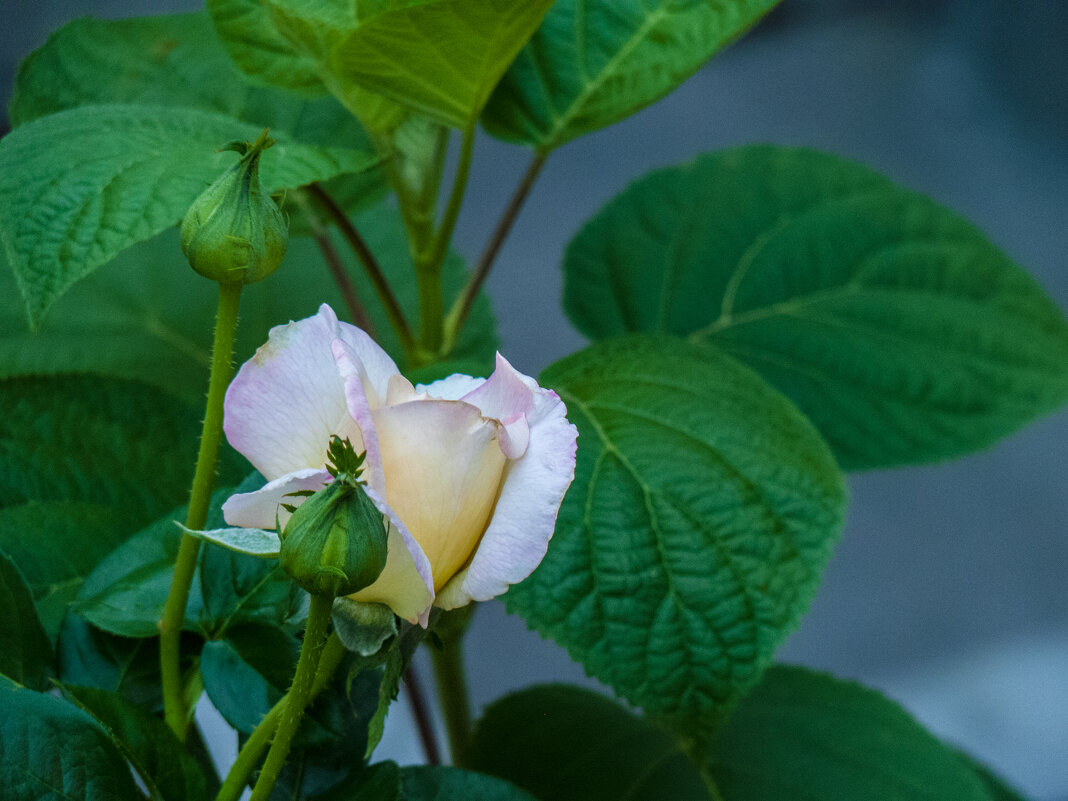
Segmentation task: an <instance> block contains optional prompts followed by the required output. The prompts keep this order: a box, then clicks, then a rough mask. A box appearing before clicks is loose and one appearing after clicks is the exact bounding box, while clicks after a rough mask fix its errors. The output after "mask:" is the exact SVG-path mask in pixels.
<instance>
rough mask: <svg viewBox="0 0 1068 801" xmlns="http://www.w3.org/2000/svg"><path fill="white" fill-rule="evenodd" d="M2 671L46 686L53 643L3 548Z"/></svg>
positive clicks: (0, 602) (0, 555)
mask: <svg viewBox="0 0 1068 801" xmlns="http://www.w3.org/2000/svg"><path fill="white" fill-rule="evenodd" d="M0 642H2V643H3V644H4V647H3V648H2V649H0V673H2V674H4V675H5V676H7V677H8V678H11V679H14V680H15V681H17V682H18V683H19V684H22V685H25V686H26V687H29V688H31V689H34V690H43V689H45V688H46V686H47V684H48V677H49V675H50V674H51V673H52V664H53V661H54V659H53V654H52V643H51V642H50V641H49V639H48V635H47V634H45V632H44V629H43V628H41V620H40V618H38V617H37V609H36V608H35V607H34V604H33V596H32V595H31V594H30V589H29V587H27V586H26V580H25V579H24V578H23V577H22V573H20V572H19V569H18V568H17V567H15V563H14V562H12V561H11V557H9V556H8V555H7V554H5V553H4V552H3V551H0Z"/></svg>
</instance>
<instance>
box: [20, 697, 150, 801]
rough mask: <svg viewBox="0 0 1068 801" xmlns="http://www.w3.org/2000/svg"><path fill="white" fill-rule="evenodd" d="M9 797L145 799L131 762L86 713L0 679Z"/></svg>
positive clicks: (37, 800) (34, 800)
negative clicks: (129, 762)
mask: <svg viewBox="0 0 1068 801" xmlns="http://www.w3.org/2000/svg"><path fill="white" fill-rule="evenodd" d="M0 709H3V710H4V713H3V714H2V715H0V787H3V794H4V799H5V801H61V800H69V799H76V800H77V801H81V799H85V801H142V799H143V798H144V796H142V795H141V793H140V792H138V790H137V788H136V787H135V786H134V782H133V777H132V776H131V774H130V769H129V768H128V767H127V765H126V761H125V760H124V759H123V758H122V755H121V754H120V753H119V752H118V750H117V749H116V748H115V746H114V745H113V744H112V742H111V740H110V739H109V738H108V736H107V734H105V733H104V731H103V730H102V729H101V728H100V726H99V725H97V723H96V722H95V721H94V720H93V719H92V718H91V717H89V716H88V715H87V714H85V713H84V712H82V711H81V710H80V709H78V708H77V707H75V706H73V705H72V704H69V703H67V702H66V701H62V700H60V699H59V698H54V697H52V696H50V695H43V694H41V693H36V692H33V691H32V690H24V689H20V688H18V687H17V686H15V685H14V684H12V683H11V682H9V681H7V680H6V679H3V678H0Z"/></svg>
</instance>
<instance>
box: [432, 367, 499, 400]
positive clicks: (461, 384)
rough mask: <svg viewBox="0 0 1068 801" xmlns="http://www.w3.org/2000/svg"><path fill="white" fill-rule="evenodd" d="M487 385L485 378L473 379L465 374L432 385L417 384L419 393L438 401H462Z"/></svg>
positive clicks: (443, 379)
mask: <svg viewBox="0 0 1068 801" xmlns="http://www.w3.org/2000/svg"><path fill="white" fill-rule="evenodd" d="M485 383H486V379H485V378H472V377H471V376H469V375H464V374H463V373H453V374H452V375H450V376H449V377H447V378H439V379H438V380H437V381H434V382H433V383H430V384H416V386H415V389H416V391H417V392H425V393H426V394H427V395H429V396H430V397H432V398H437V399H438V400H460V398H462V397H463V396H464V395H467V394H469V393H471V392H474V391H475V390H476V389H478V388H479V387H480V386H482V385H483V384H485Z"/></svg>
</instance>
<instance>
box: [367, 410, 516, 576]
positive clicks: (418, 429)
mask: <svg viewBox="0 0 1068 801" xmlns="http://www.w3.org/2000/svg"><path fill="white" fill-rule="evenodd" d="M372 416H373V417H374V423H375V428H376V430H377V432H378V441H379V446H380V448H381V454H382V466H383V468H384V470H385V475H386V500H387V501H388V502H389V505H390V507H391V508H393V509H394V510H395V511H396V512H397V514H398V515H399V516H400V519H401V520H403V521H404V523H405V524H406V525H407V527H408V530H409V531H410V532H411V533H412V535H413V536H414V537H415V539H416V540H417V541H418V543H419V545H420V547H421V548H422V550H423V552H424V553H425V554H426V556H427V558H428V559H429V560H430V565H431V567H432V569H433V574H434V588H435V590H436V589H438V588H440V587H442V586H444V584H445V582H447V581H448V580H449V579H450V578H451V577H452V576H453V575H454V574H455V573H456V572H457V571H458V570H460V568H462V567H463V566H464V564H465V563H466V562H467V560H468V559H469V558H470V556H471V554H472V553H473V552H474V550H475V548H476V546H477V545H478V541H479V539H480V537H481V536H482V532H483V531H484V530H485V527H486V523H487V522H488V520H489V518H490V515H491V514H492V512H493V505H494V502H495V500H496V498H497V491H498V488H499V487H500V483H501V475H502V472H503V470H504V465H505V461H506V460H505V457H504V454H503V453H502V452H501V449H500V446H499V444H498V435H499V433H500V428H499V426H498V424H497V423H495V422H494V421H492V420H487V419H486V418H484V417H483V416H482V415H481V413H480V412H479V410H478V409H477V408H475V407H474V406H471V405H470V404H467V403H463V402H462V401H439V400H420V401H412V402H411V403H403V404H400V405H398V406H389V407H384V408H380V409H375V410H373V411H372Z"/></svg>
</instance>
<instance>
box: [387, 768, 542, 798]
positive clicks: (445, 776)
mask: <svg viewBox="0 0 1068 801" xmlns="http://www.w3.org/2000/svg"><path fill="white" fill-rule="evenodd" d="M400 779H401V792H402V797H403V798H404V799H405V801H453V799H458V798H463V799H465V800H466V801H534V798H533V796H531V795H529V794H528V793H526V792H524V791H523V790H520V789H519V788H518V787H516V786H515V785H512V784H509V783H508V782H506V781H504V780H503V779H498V778H495V777H493V776H484V775H482V774H481V773H475V772H473V771H470V770H457V769H456V768H447V767H442V766H438V767H430V766H420V767H410V768H401V775H400Z"/></svg>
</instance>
